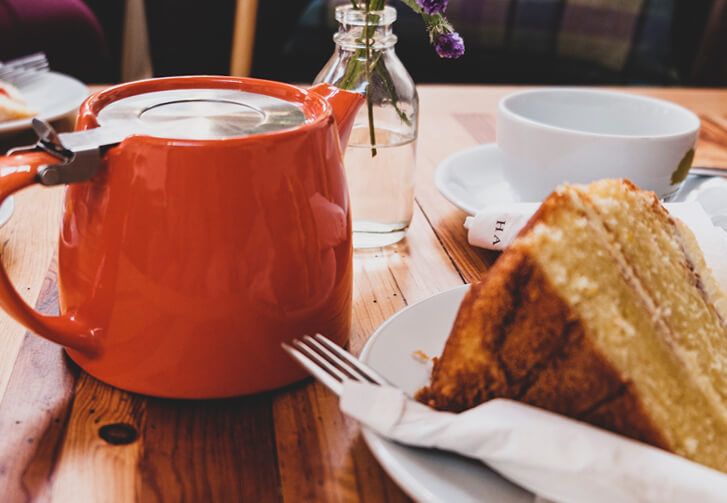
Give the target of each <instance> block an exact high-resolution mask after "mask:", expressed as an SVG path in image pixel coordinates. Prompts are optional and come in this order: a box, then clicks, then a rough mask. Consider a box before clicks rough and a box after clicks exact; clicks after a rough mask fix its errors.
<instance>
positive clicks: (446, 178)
mask: <svg viewBox="0 0 727 503" xmlns="http://www.w3.org/2000/svg"><path fill="white" fill-rule="evenodd" d="M502 169H503V166H502V157H501V153H500V149H498V148H497V145H495V144H494V143H485V144H483V145H477V146H476V147H472V148H468V149H467V150H462V151H460V152H457V153H456V154H452V155H450V156H449V157H447V158H446V159H445V160H443V161H442V162H441V163H440V164H439V166H438V167H437V170H436V172H435V174H434V184H435V185H436V187H437V189H438V190H439V192H441V193H442V195H443V196H444V197H446V198H447V199H448V200H449V202H451V203H452V204H454V205H455V206H456V207H457V208H459V209H461V210H463V211H465V212H467V213H469V214H470V215H474V214H476V213H477V211H478V210H480V209H482V208H484V207H485V206H487V205H488V204H503V203H514V202H523V201H522V200H521V198H520V197H519V196H518V195H517V194H516V193H515V191H514V190H513V189H512V188H511V187H510V184H509V183H507V181H506V180H505V177H504V176H503V174H502Z"/></svg>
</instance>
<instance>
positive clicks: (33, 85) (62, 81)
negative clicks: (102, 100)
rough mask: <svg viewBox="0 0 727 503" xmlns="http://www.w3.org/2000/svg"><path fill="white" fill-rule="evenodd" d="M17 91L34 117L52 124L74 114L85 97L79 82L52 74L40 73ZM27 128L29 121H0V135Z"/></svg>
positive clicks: (86, 91)
mask: <svg viewBox="0 0 727 503" xmlns="http://www.w3.org/2000/svg"><path fill="white" fill-rule="evenodd" d="M19 89H20V92H21V93H22V94H23V97H24V98H25V101H26V102H27V103H28V107H29V108H30V109H32V110H35V111H36V112H38V115H36V117H37V118H38V119H42V120H46V121H54V120H57V119H60V118H62V117H65V116H66V115H68V114H70V113H72V112H76V111H77V110H78V107H79V106H80V105H81V103H83V100H85V99H86V97H87V96H88V88H87V87H86V86H85V85H84V84H83V83H82V82H80V81H78V80H76V79H74V78H73V77H69V76H68V75H63V74H62V73H55V72H48V73H44V74H41V75H39V76H38V78H36V79H34V80H32V81H31V82H29V83H27V84H25V85H23V86H20V87H19ZM28 128H30V119H20V120H14V121H5V122H0V135H4V134H9V133H15V132H18V131H22V130H24V129H28Z"/></svg>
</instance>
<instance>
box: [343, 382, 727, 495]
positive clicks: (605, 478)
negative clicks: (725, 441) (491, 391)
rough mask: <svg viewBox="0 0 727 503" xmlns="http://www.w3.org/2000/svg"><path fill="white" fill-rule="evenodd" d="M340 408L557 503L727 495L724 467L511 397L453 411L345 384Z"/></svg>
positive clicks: (413, 443)
mask: <svg viewBox="0 0 727 503" xmlns="http://www.w3.org/2000/svg"><path fill="white" fill-rule="evenodd" d="M341 410H342V411H343V412H344V413H345V414H347V415H349V416H351V417H353V418H354V419H357V420H358V421H359V422H361V423H363V424H364V425H366V426H367V427H369V428H371V429H372V430H374V431H375V432H377V433H379V434H380V435H383V436H384V437H387V438H390V439H392V440H396V441H397V442H401V443H402V444H406V445H411V446H417V447H428V448H437V449H443V450H446V451H452V452H456V453H459V454H462V455H464V456H467V457H471V458H475V459H479V460H481V461H483V462H484V463H486V464H487V465H488V466H490V467H491V468H492V469H493V470H495V471H497V472H498V473H500V474H501V475H503V476H504V477H506V478H508V479H510V480H512V481H513V482H515V483H516V484H518V485H520V486H522V487H524V488H526V489H528V490H530V491H532V492H534V493H536V494H538V495H540V496H542V497H545V498H548V499H552V500H555V501H563V502H593V503H599V502H604V503H612V502H624V503H627V502H654V503H657V502H658V503H668V502H702V503H708V502H724V501H725V498H726V495H727V476H725V475H724V474H722V473H720V472H718V471H715V470H711V469H709V468H706V467H704V466H702V465H699V464H697V463H692V462H691V461H688V460H686V459H684V458H681V457H679V456H675V455H673V454H670V453H668V452H666V451H662V450H660V449H656V448H654V447H651V446H648V445H646V444H641V443H639V442H635V441H633V440H629V439H627V438H626V437H622V436H620V435H616V434H613V433H609V432H607V431H605V430H601V429H598V428H595V427H592V426H589V425H587V424H585V423H582V422H579V421H574V420H572V419H568V418H566V417H563V416H559V415H557V414H553V413H550V412H547V411H545V410H541V409H537V408H535V407H531V406H528V405H525V404H522V403H518V402H514V401H511V400H502V399H497V400H491V401H489V402H486V403H484V404H482V405H480V406H479V407H475V408H473V409H470V410H468V411H465V412H462V413H460V414H453V413H450V412H438V411H434V410H432V409H430V408H429V407H427V406H425V405H422V404H420V403H418V402H415V401H413V400H411V399H409V398H408V397H407V396H406V395H405V394H404V392H403V391H400V390H398V389H394V388H388V387H379V386H374V385H372V384H365V383H359V382H347V383H345V384H344V391H343V395H342V397H341Z"/></svg>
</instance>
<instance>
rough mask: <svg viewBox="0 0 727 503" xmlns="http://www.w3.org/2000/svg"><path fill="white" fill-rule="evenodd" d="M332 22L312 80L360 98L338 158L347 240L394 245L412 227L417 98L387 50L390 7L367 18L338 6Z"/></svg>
mask: <svg viewBox="0 0 727 503" xmlns="http://www.w3.org/2000/svg"><path fill="white" fill-rule="evenodd" d="M336 20H337V21H338V23H339V30H338V32H337V33H336V34H335V35H334V37H333V40H334V41H335V43H336V49H335V52H334V54H333V56H332V57H331V59H330V60H329V61H328V63H327V64H326V65H325V66H324V67H323V69H322V70H321V71H320V73H319V74H318V76H317V77H316V80H315V82H316V83H319V82H327V83H329V84H333V85H335V86H337V87H340V88H342V89H349V90H356V91H359V92H362V93H365V94H366V104H365V105H364V106H362V107H361V110H360V111H359V113H358V116H357V117H356V121H355V124H354V127H353V132H352V133H351V139H350V140H349V143H348V148H347V150H346V154H345V158H344V164H345V169H346V178H347V180H348V186H349V191H350V194H351V211H352V218H353V243H354V247H355V248H371V247H380V246H387V245H390V244H393V243H396V242H398V241H399V240H401V239H402V238H403V237H404V236H405V234H406V230H407V228H408V227H409V224H410V223H411V218H412V212H413V208H414V171H415V166H416V139H417V126H418V109H419V98H418V96H417V91H416V86H415V85H414V81H413V80H412V78H411V76H410V75H409V72H407V70H406V68H404V65H403V64H402V63H401V61H400V60H399V58H398V57H397V55H396V52H395V51H394V45H395V44H396V40H397V39H396V35H394V34H393V31H392V25H393V23H394V21H395V20H396V10H395V9H394V8H393V7H389V6H387V7H385V8H384V10H381V11H374V12H369V13H368V15H367V14H366V13H365V12H363V11H362V10H359V9H355V8H354V7H353V6H351V5H345V6H339V7H337V8H336ZM371 122H373V127H371Z"/></svg>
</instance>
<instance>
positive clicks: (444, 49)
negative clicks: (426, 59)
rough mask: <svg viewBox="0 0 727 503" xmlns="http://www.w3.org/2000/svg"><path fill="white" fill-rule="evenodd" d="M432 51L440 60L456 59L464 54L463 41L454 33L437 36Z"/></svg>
mask: <svg viewBox="0 0 727 503" xmlns="http://www.w3.org/2000/svg"><path fill="white" fill-rule="evenodd" d="M434 49H435V50H436V51H437V54H439V57H440V58H447V59H456V58H459V57H460V56H461V55H462V54H464V40H462V37H461V36H460V35H459V33H457V32H456V31H453V32H451V33H442V34H441V35H437V38H436V39H435V41H434Z"/></svg>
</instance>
